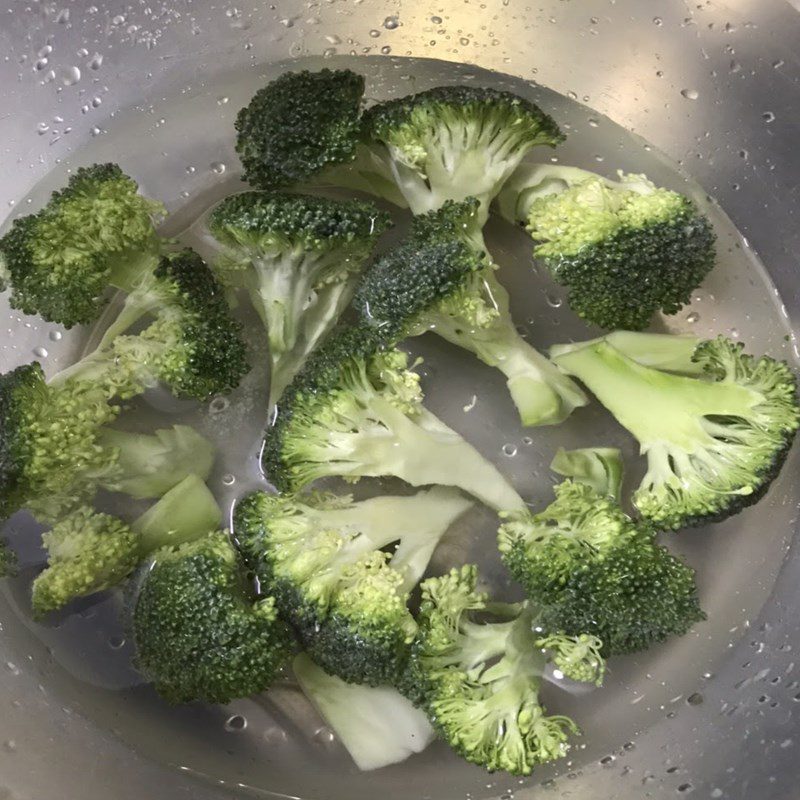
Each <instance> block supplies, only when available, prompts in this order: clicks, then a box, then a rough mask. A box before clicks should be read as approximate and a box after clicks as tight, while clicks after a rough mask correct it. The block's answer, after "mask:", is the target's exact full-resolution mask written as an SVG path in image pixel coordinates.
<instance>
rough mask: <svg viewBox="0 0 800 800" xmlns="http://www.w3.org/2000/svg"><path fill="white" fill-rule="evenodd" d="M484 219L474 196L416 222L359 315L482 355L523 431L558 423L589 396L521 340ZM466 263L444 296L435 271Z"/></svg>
mask: <svg viewBox="0 0 800 800" xmlns="http://www.w3.org/2000/svg"><path fill="white" fill-rule="evenodd" d="M477 215H478V201H477V200H475V198H469V199H468V200H466V201H463V202H460V203H454V202H452V201H447V202H446V203H445V204H444V205H443V206H442V208H441V209H439V210H438V211H432V212H430V213H428V214H423V215H420V216H418V217H416V218H415V219H414V223H413V230H412V235H411V237H410V239H409V240H408V241H407V242H406V243H405V245H403V246H401V247H400V248H398V249H396V250H394V251H393V252H390V253H389V254H388V255H386V256H384V257H382V258H381V259H379V260H378V262H377V263H376V264H375V266H374V267H373V268H372V269H371V270H370V271H369V272H368V273H367V274H366V276H365V277H364V279H363V280H362V282H361V284H360V285H359V287H358V289H357V290H356V298H355V306H356V310H357V311H358V312H359V313H360V315H361V316H362V317H363V318H365V319H367V320H369V321H371V322H372V324H374V325H376V326H378V327H379V328H384V329H388V330H394V329H398V330H399V333H398V334H397V336H398V338H400V337H405V336H415V335H418V334H421V333H425V332H426V331H429V330H430V331H433V332H434V333H437V334H438V335H439V336H441V337H443V338H444V339H446V340H447V341H449V342H452V343H453V344H455V345H458V346H459V347H463V348H464V349H465V350H469V351H470V352H471V353H475V355H477V356H478V358H480V359H481V361H483V362H484V363H486V364H488V365H489V366H492V367H496V368H497V369H499V370H500V371H501V372H502V373H503V374H504V375H505V376H506V378H507V385H508V389H509V392H510V394H511V397H512V399H513V401H514V403H515V405H516V407H517V410H518V411H519V415H520V419H521V421H522V423H523V425H550V424H557V423H559V422H562V421H563V420H564V419H565V418H566V417H567V416H569V414H570V413H571V412H572V410H573V409H574V408H576V407H577V406H582V405H585V404H586V402H587V400H586V396H585V395H584V394H583V392H582V391H581V390H580V388H579V387H578V386H577V384H576V383H575V382H574V381H572V380H571V379H570V378H568V377H567V376H566V375H564V374H563V373H562V372H561V371H560V370H559V369H558V368H557V367H555V366H554V365H553V364H552V363H551V362H550V361H549V360H548V359H547V358H546V357H545V356H543V355H542V354H541V353H539V352H538V351H537V350H535V349H534V348H533V347H531V345H529V344H528V343H527V342H526V341H525V340H524V339H523V338H522V336H520V334H519V332H518V331H517V328H516V326H515V325H514V320H513V319H512V317H511V312H510V309H509V297H508V292H506V290H505V289H504V288H503V287H502V286H501V285H500V283H499V281H498V280H497V278H496V277H495V275H494V272H495V270H496V265H494V264H493V263H492V262H491V261H490V260H489V258H488V256H487V255H486V247H485V245H484V243H483V236H482V234H481V229H480V227H479V226H478V222H477ZM457 243H461V247H459V246H458V244H457ZM465 245H466V249H465V248H464V246H465ZM462 261H463V262H464V265H465V266H464V268H463V269H461V270H455V276H456V277H457V278H458V277H460V281H458V282H456V281H453V280H450V281H449V283H448V286H449V288H448V291H447V292H442V291H437V290H436V286H437V283H438V279H437V281H436V282H434V281H432V280H431V278H430V277H429V275H428V273H430V272H431V271H434V272H435V273H436V274H438V273H446V272H447V271H450V272H452V271H453V267H452V266H451V262H452V264H456V265H457V264H458V263H459V262H462ZM432 287H433V289H434V290H433V291H432Z"/></svg>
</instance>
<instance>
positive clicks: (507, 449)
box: [503, 444, 517, 458]
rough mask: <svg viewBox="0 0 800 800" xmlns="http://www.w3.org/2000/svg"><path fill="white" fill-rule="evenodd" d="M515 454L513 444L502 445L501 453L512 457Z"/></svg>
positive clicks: (515, 447)
mask: <svg viewBox="0 0 800 800" xmlns="http://www.w3.org/2000/svg"><path fill="white" fill-rule="evenodd" d="M516 454H517V446H516V445H514V444H504V445H503V455H504V456H508V457H509V458H513V457H514V456H515V455H516Z"/></svg>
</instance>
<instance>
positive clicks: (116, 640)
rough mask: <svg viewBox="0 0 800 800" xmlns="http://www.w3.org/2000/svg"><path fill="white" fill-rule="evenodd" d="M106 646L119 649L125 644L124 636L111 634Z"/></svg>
mask: <svg viewBox="0 0 800 800" xmlns="http://www.w3.org/2000/svg"><path fill="white" fill-rule="evenodd" d="M108 646H109V647H110V648H111V649H112V650H119V649H120V648H122V647H124V646H125V638H124V637H123V636H112V637H110V638H109V640H108Z"/></svg>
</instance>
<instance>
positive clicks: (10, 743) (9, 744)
mask: <svg viewBox="0 0 800 800" xmlns="http://www.w3.org/2000/svg"><path fill="white" fill-rule="evenodd" d="M3 749H4V750H6V751H8V752H9V753H13V752H15V751H16V749H17V743H16V742H15V741H14V740H13V739H6V741H5V742H3Z"/></svg>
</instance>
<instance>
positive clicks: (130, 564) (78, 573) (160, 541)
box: [32, 475, 222, 616]
mask: <svg viewBox="0 0 800 800" xmlns="http://www.w3.org/2000/svg"><path fill="white" fill-rule="evenodd" d="M221 519H222V514H221V512H220V510H219V506H218V505H217V503H216V500H214V496H213V495H212V494H211V492H210V491H209V490H208V488H207V487H206V485H205V484H204V483H203V481H202V479H200V478H199V477H197V476H196V475H190V476H188V477H187V478H185V479H184V480H183V481H181V482H180V483H179V484H177V485H176V486H175V487H174V488H172V489H170V491H169V492H167V493H166V494H165V495H164V497H162V498H161V499H160V500H159V501H158V502H157V503H156V504H155V505H153V506H151V507H150V508H149V509H148V510H147V511H145V513H144V514H143V515H142V516H141V517H140V518H139V519H137V520H136V521H135V522H133V523H132V524H131V525H127V524H126V523H125V522H123V521H122V520H121V519H117V518H116V517H113V516H110V515H109V514H101V513H99V512H96V511H94V509H92V508H90V507H88V506H82V507H81V508H78V509H76V510H75V511H73V512H71V513H70V514H68V515H67V516H66V517H64V518H63V519H61V520H60V521H59V522H58V523H56V525H55V526H54V527H53V529H52V530H50V531H48V532H47V533H45V534H44V535H43V536H42V541H43V543H44V546H45V548H46V549H47V556H48V558H47V567H46V568H45V569H44V571H42V572H40V573H39V575H38V576H37V577H36V579H35V580H34V582H33V587H32V605H33V611H34V614H35V615H36V616H41V615H43V614H46V613H47V612H49V611H55V610H56V609H58V608H61V607H62V606H64V605H66V604H67V603H69V602H70V601H71V600H74V599H76V598H78V597H84V596H86V595H90V594H94V593H96V592H102V591H104V590H105V589H110V588H111V587H112V586H116V585H117V584H119V583H120V582H121V581H122V580H123V579H124V578H127V577H128V575H130V574H131V572H133V570H134V569H135V567H136V565H137V564H138V563H139V562H140V561H141V560H142V559H143V558H145V557H146V556H147V555H148V554H150V553H152V552H153V551H154V550H157V549H158V548H159V547H164V546H166V545H178V544H181V543H182V542H187V541H191V540H192V539H196V538H198V537H199V536H204V535H205V534H207V533H208V532H209V531H210V530H214V529H215V528H217V527H218V526H219V524H220V521H221Z"/></svg>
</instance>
